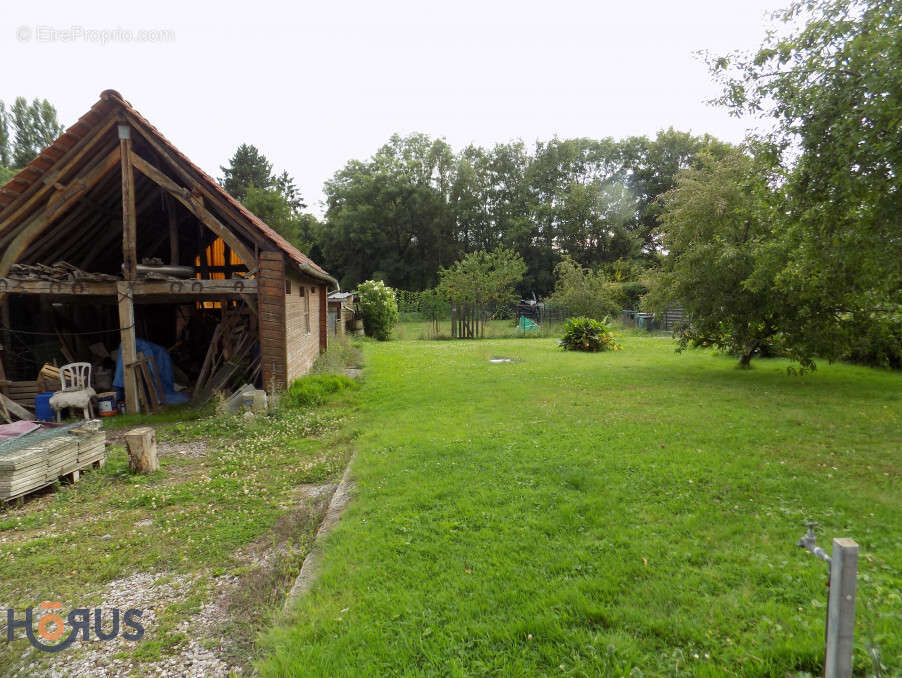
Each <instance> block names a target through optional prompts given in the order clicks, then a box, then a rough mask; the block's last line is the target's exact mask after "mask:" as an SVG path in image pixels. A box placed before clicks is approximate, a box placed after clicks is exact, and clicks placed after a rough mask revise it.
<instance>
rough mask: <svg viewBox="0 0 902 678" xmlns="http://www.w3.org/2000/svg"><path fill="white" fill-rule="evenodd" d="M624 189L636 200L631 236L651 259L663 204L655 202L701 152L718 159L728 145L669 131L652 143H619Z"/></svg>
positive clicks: (656, 246)
mask: <svg viewBox="0 0 902 678" xmlns="http://www.w3.org/2000/svg"><path fill="white" fill-rule="evenodd" d="M621 149H622V152H623V155H624V158H623V162H624V167H625V169H626V171H627V173H628V180H627V185H628V186H629V188H630V190H631V191H632V194H633V196H634V198H635V200H636V217H635V223H634V225H633V226H632V231H633V235H634V236H635V238H636V239H637V241H638V242H639V243H640V248H641V252H642V254H643V255H644V256H645V257H648V258H655V257H656V256H657V254H658V253H659V252H660V243H659V242H657V241H656V240H655V234H656V233H657V228H658V225H659V224H658V219H659V217H660V216H661V212H662V211H663V203H662V202H661V201H660V200H658V198H659V197H660V196H662V195H664V193H666V192H667V191H669V190H670V189H672V188H673V187H674V186H675V185H676V175H677V173H678V172H679V171H680V170H685V169H689V168H690V167H694V166H696V162H697V160H696V158H697V157H698V155H699V154H700V153H702V152H705V153H707V154H709V155H713V156H722V155H723V154H724V153H726V152H727V151H728V149H729V145H728V144H725V143H723V142H721V141H718V140H717V139H715V138H714V137H712V136H710V135H707V134H705V135H703V136H693V135H692V134H690V133H688V132H679V131H677V130H674V129H673V128H672V127H671V128H669V129H667V130H662V131H660V132H658V134H657V136H656V137H655V138H654V139H648V138H647V137H631V138H629V139H625V140H624V141H623V142H621Z"/></svg>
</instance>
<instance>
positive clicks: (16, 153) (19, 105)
mask: <svg viewBox="0 0 902 678" xmlns="http://www.w3.org/2000/svg"><path fill="white" fill-rule="evenodd" d="M0 118H3V119H5V120H6V121H7V124H6V125H4V128H5V129H6V130H7V131H6V132H5V137H6V146H5V151H4V150H2V149H0V154H3V153H5V154H6V158H7V162H9V163H11V166H12V167H13V168H14V169H22V168H23V167H25V165H27V164H28V163H30V162H31V161H32V160H34V158H35V157H36V156H37V155H38V153H40V152H41V151H43V150H44V149H45V148H46V147H47V146H49V145H50V144H51V143H53V141H55V140H56V138H57V137H58V136H59V135H60V134H62V133H63V126H62V125H60V124H59V122H58V121H57V119H56V109H55V108H54V107H53V106H52V105H51V104H50V102H49V101H47V100H46V99H35V100H34V101H32V102H31V104H29V103H28V101H26V100H25V97H17V98H16V100H15V101H14V102H13V105H12V106H11V107H10V110H9V113H8V114H7V113H5V110H4V112H3V114H2V115H0ZM9 127H12V137H13V138H12V147H11V148H10V145H9V131H8V128H9ZM0 142H2V139H0ZM7 162H4V163H3V164H4V165H6V164H7Z"/></svg>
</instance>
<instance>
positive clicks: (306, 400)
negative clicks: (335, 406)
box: [286, 374, 360, 407]
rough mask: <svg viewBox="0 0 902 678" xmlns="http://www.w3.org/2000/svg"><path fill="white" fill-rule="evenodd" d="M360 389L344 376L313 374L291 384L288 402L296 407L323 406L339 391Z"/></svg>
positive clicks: (355, 383) (287, 396) (287, 395)
mask: <svg viewBox="0 0 902 678" xmlns="http://www.w3.org/2000/svg"><path fill="white" fill-rule="evenodd" d="M358 388H360V384H358V383H357V382H356V381H354V380H353V379H351V378H350V377H346V376H345V375H343V374H311V375H309V376H306V377H301V378H300V379H295V380H294V381H293V382H291V386H289V387H288V393H287V394H286V400H287V402H288V403H290V404H291V405H293V406H294V407H309V406H311V405H322V404H323V403H324V402H326V399H327V398H328V397H329V396H331V395H333V394H335V393H338V392H339V391H344V390H348V389H352V390H355V389H358Z"/></svg>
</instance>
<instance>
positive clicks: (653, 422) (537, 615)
mask: <svg viewBox="0 0 902 678" xmlns="http://www.w3.org/2000/svg"><path fill="white" fill-rule="evenodd" d="M406 336H407V338H408V339H412V340H409V341H394V342H390V343H386V344H374V343H373V344H368V345H367V347H366V360H367V368H366V371H365V385H364V388H363V390H362V391H361V392H360V393H359V399H360V403H361V404H360V412H359V415H358V417H357V422H356V425H357V426H358V428H359V430H360V431H361V436H360V438H359V439H358V440H357V442H356V445H357V448H358V456H357V458H356V461H355V463H354V465H353V475H354V477H355V478H356V482H357V487H356V491H355V498H354V500H353V502H352V503H351V505H350V507H349V508H348V510H347V512H346V514H345V515H344V517H343V519H342V522H341V523H340V525H339V526H338V528H337V529H336V531H335V532H334V533H332V535H331V536H330V537H329V538H328V540H327V543H326V558H325V568H324V571H323V573H322V576H321V578H320V580H319V581H318V583H317V585H316V586H315V587H314V589H313V591H312V592H311V594H309V595H308V596H307V597H305V598H304V599H303V600H302V601H301V602H300V603H299V604H298V606H297V608H295V610H294V611H293V613H291V614H290V615H289V616H287V617H286V618H285V619H284V620H283V621H282V622H281V623H280V624H279V625H278V626H277V627H276V628H275V629H273V630H272V631H271V632H269V633H268V634H267V635H265V636H264V637H263V639H262V645H263V649H264V656H265V659H264V660H262V661H261V662H260V664H259V668H260V670H261V672H262V674H263V675H264V676H298V675H304V676H308V675H309V676H389V675H404V676H426V675H430V676H431V675H435V676H462V675H491V676H541V675H548V676H619V675H634V676H677V675H692V676H714V675H717V676H721V675H742V676H779V677H781V678H782V677H783V676H785V675H786V674H787V673H788V672H802V671H807V672H810V673H813V674H816V673H818V672H819V671H820V670H821V662H822V648H823V636H824V612H825V610H824V601H825V596H826V589H825V587H824V583H825V580H826V567H825V565H824V564H823V563H822V562H820V561H818V560H816V559H815V558H814V557H813V556H812V555H810V554H808V553H807V552H804V551H802V550H801V549H799V548H797V547H796V541H797V540H798V538H799V537H800V536H801V535H802V533H803V532H804V523H805V521H806V520H809V519H816V520H819V521H820V522H821V523H822V524H823V528H822V530H821V532H820V534H819V538H820V541H821V543H822V544H824V545H827V546H829V538H831V537H839V536H848V537H852V538H854V539H856V540H857V541H858V542H859V544H860V545H861V549H862V552H861V571H860V578H859V598H858V601H859V603H858V623H857V634H856V653H855V661H856V666H857V668H858V670H859V672H860V673H861V674H864V672H865V671H867V672H868V673H869V674H871V673H872V668H871V667H872V659H871V656H870V655H869V654H868V648H869V647H870V646H872V645H876V646H878V647H879V652H880V653H881V655H882V661H883V663H884V664H885V665H887V666H888V667H889V669H888V670H887V671H884V673H883V675H900V671H902V659H900V655H902V598H900V590H902V486H900V478H899V472H900V468H902V375H899V374H891V373H887V372H881V371H876V370H869V369H864V368H860V367H852V366H847V365H833V366H830V365H827V364H823V365H821V366H820V367H819V369H818V371H817V372H816V373H814V374H812V375H808V376H805V377H789V376H786V374H785V368H786V366H787V364H788V363H786V362H785V361H778V360H770V361H758V362H756V363H755V366H754V369H753V370H751V371H740V370H737V369H735V367H734V361H733V360H732V359H730V358H727V357H725V356H717V355H715V354H713V353H712V352H701V351H698V352H687V353H684V354H681V355H677V354H675V353H674V351H673V343H672V341H670V340H668V339H660V338H639V337H633V336H627V337H623V338H621V343H622V344H623V348H624V350H623V351H622V352H618V353H605V354H594V355H593V354H574V353H563V352H561V351H560V350H559V349H557V347H556V343H555V341H554V340H553V339H536V340H530V341H524V340H517V339H499V340H484V341H469V342H467V341H416V339H417V336H416V330H414V331H408V332H407V333H406ZM492 357H510V358H513V359H514V361H515V362H512V363H502V364H491V363H490V362H489V359H490V358H492Z"/></svg>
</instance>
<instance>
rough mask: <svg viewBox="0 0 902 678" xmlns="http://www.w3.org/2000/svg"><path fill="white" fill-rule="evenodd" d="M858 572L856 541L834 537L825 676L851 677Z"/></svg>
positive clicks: (828, 677) (833, 677)
mask: <svg viewBox="0 0 902 678" xmlns="http://www.w3.org/2000/svg"><path fill="white" fill-rule="evenodd" d="M857 574H858V544H856V543H855V542H854V541H853V540H851V539H834V540H833V554H832V555H831V561H830V598H829V603H828V607H827V648H826V653H825V658H824V678H851V676H852V644H853V643H852V641H853V639H854V635H855V579H856V577H857Z"/></svg>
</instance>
